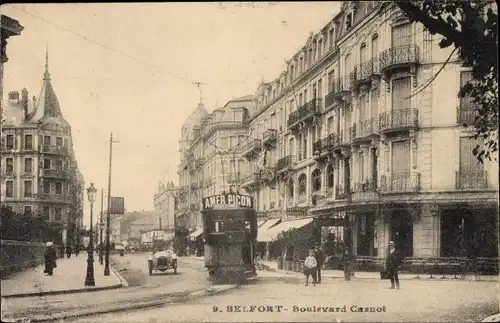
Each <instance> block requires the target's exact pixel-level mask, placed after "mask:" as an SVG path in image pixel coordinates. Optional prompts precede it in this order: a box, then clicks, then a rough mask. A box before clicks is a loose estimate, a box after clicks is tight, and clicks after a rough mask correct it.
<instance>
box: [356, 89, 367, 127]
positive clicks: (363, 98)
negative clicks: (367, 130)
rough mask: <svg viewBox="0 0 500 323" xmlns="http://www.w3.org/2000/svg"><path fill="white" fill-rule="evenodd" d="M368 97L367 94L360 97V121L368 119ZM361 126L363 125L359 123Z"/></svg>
mask: <svg viewBox="0 0 500 323" xmlns="http://www.w3.org/2000/svg"><path fill="white" fill-rule="evenodd" d="M366 99H367V97H366V96H365V95H362V96H360V97H359V121H360V122H361V121H364V120H365V119H366V115H367V111H366V106H367V105H366ZM358 126H361V125H358Z"/></svg>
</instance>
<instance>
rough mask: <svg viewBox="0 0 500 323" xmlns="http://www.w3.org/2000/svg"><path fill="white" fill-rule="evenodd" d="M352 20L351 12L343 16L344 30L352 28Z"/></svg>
mask: <svg viewBox="0 0 500 323" xmlns="http://www.w3.org/2000/svg"><path fill="white" fill-rule="evenodd" d="M352 18H353V13H352V12H349V13H348V14H347V15H346V16H345V29H346V30H349V29H350V28H351V27H352V22H353V21H352V20H353V19H352Z"/></svg>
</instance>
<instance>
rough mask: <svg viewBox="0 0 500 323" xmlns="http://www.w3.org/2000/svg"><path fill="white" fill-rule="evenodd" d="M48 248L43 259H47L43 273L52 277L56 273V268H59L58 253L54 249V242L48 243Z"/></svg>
mask: <svg viewBox="0 0 500 323" xmlns="http://www.w3.org/2000/svg"><path fill="white" fill-rule="evenodd" d="M46 246H47V248H46V249H45V253H44V254H43V257H44V258H45V270H44V271H43V272H44V273H45V274H47V275H49V276H52V274H53V273H54V268H56V267H57V264H56V260H57V252H56V250H55V249H54V244H53V243H52V242H47V245H46Z"/></svg>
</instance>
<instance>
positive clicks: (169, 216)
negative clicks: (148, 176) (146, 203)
mask: <svg viewBox="0 0 500 323" xmlns="http://www.w3.org/2000/svg"><path fill="white" fill-rule="evenodd" d="M178 191H179V188H178V187H176V186H175V185H174V183H173V182H168V183H167V184H166V185H165V184H164V183H158V188H157V190H156V193H155V195H154V197H153V202H154V224H155V228H157V229H159V230H172V231H173V230H174V224H175V198H176V196H177V194H178Z"/></svg>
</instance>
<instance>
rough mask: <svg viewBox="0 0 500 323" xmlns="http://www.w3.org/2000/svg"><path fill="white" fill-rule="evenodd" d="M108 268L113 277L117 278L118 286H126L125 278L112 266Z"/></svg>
mask: <svg viewBox="0 0 500 323" xmlns="http://www.w3.org/2000/svg"><path fill="white" fill-rule="evenodd" d="M109 268H110V273H111V275H113V277H114V278H115V279H116V280H117V282H118V283H119V284H120V287H128V286H129V284H128V282H127V280H126V279H125V278H123V276H122V275H120V273H119V272H118V270H116V269H115V268H114V267H112V266H111V267H109Z"/></svg>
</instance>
